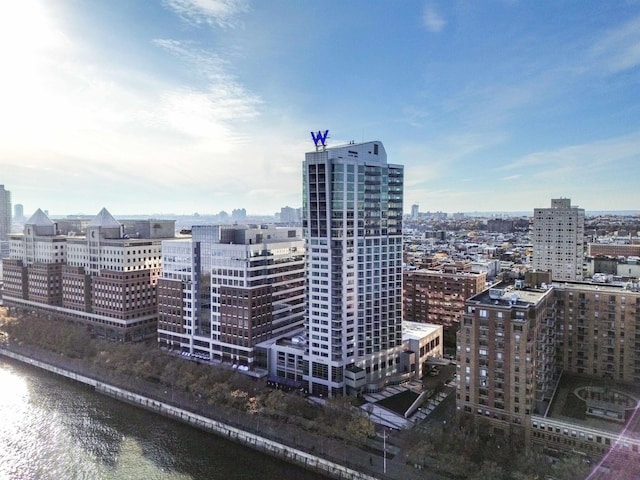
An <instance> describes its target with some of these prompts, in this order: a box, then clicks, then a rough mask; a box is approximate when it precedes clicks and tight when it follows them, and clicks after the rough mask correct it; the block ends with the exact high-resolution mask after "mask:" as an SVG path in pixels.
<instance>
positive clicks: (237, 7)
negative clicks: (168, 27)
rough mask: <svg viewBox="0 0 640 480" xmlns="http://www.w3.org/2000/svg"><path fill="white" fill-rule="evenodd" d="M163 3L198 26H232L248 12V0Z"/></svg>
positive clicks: (172, 0)
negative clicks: (240, 14)
mask: <svg viewBox="0 0 640 480" xmlns="http://www.w3.org/2000/svg"><path fill="white" fill-rule="evenodd" d="M163 3H164V4H165V5H166V6H167V7H169V8H170V9H172V10H173V11H174V12H176V13H177V14H178V15H180V17H181V18H183V19H184V20H185V21H188V22H190V23H192V24H196V25H198V24H202V23H206V24H208V25H219V26H231V25H233V20H234V17H235V16H236V15H237V14H239V13H242V12H245V11H246V10H247V2H246V0H164V2H163Z"/></svg>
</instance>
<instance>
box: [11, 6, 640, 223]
mask: <svg viewBox="0 0 640 480" xmlns="http://www.w3.org/2000/svg"><path fill="white" fill-rule="evenodd" d="M0 60H1V61H2V64H3V69H2V70H3V73H2V75H0V106H1V108H0V183H3V184H5V186H6V187H7V188H8V189H9V190H11V191H12V194H13V202H14V203H22V204H24V206H25V211H26V212H27V213H30V212H32V211H34V210H35V209H36V208H38V207H40V208H43V209H47V210H49V212H50V213H52V214H71V213H86V214H96V213H97V212H98V211H99V210H100V209H101V208H102V207H103V206H106V207H107V208H108V209H109V210H110V211H111V212H112V213H114V214H116V215H117V214H134V213H148V214H153V213H176V214H190V213H193V212H200V213H217V212H219V211H221V210H226V211H228V212H230V211H231V210H232V209H234V208H246V209H247V211H248V213H250V214H272V213H274V212H276V211H279V209H280V207H283V206H286V205H288V206H294V207H297V206H300V204H301V190H302V188H301V178H302V173H301V164H302V161H303V159H304V153H305V152H307V151H310V150H312V149H313V142H312V140H311V136H310V134H309V132H310V131H311V130H314V131H317V130H324V129H329V131H330V134H329V135H330V140H329V144H330V145H339V144H343V143H347V142H349V141H352V140H355V141H357V142H359V141H368V140H380V141H382V142H383V143H384V145H385V149H386V151H387V155H388V159H389V161H390V162H392V163H399V164H403V165H405V177H406V178H405V210H409V209H410V206H411V204H413V203H418V204H419V205H420V210H421V211H438V210H439V211H446V212H458V211H500V212H504V211H532V210H533V208H534V207H541V206H542V207H544V206H548V205H549V200H550V199H551V198H556V197H570V198H571V199H572V202H573V203H574V204H578V205H579V206H581V207H583V208H586V209H587V210H639V209H640V194H639V193H638V190H639V189H638V180H637V177H638V174H639V173H640V163H639V162H640V2H638V1H617V2H602V1H573V2H569V1H567V2H565V1H557V0H556V1H535V2H531V1H518V0H504V1H471V0H464V1H463V0H460V1H457V0H448V1H382V0H380V1H372V0H366V1H365V0H359V1H358V0H354V1H349V2H345V1H338V0H325V1H323V2H307V1H302V2H301V1H293V0H286V1H285V0H269V1H249V0H246V1H244V0H242V1H241V0H238V1H236V0H164V1H161V0H158V1H134V0H110V1H108V2H104V1H98V0H92V1H89V0H20V1H18V0H14V1H8V2H3V4H2V5H1V6H0Z"/></svg>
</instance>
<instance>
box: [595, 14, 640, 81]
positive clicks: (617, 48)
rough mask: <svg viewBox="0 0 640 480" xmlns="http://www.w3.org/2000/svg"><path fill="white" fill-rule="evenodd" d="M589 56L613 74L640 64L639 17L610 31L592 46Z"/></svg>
mask: <svg viewBox="0 0 640 480" xmlns="http://www.w3.org/2000/svg"><path fill="white" fill-rule="evenodd" d="M590 54H591V56H592V57H593V58H595V59H596V60H597V61H598V63H599V64H602V65H605V66H606V68H608V69H609V70H610V71H612V72H614V73H615V72H620V71H623V70H628V69H630V68H633V67H635V66H637V65H638V64H640V17H635V18H632V19H631V20H629V21H628V22H626V23H624V24H623V25H621V26H620V27H618V28H616V29H613V30H610V31H609V32H608V33H607V34H606V35H605V36H604V37H602V38H601V39H599V40H598V41H597V42H596V43H595V44H594V45H593V47H592V48H591V51H590Z"/></svg>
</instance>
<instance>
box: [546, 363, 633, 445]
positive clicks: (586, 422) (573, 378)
mask: <svg viewBox="0 0 640 480" xmlns="http://www.w3.org/2000/svg"><path fill="white" fill-rule="evenodd" d="M586 387H597V388H601V389H605V391H608V392H611V393H614V392H619V393H622V394H625V395H628V396H629V397H631V398H633V400H634V401H635V402H636V405H638V402H639V400H640V386H637V385H630V384H627V383H620V382H616V381H615V380H612V379H610V378H603V377H594V376H590V375H582V374H577V373H567V372H564V373H563V374H562V376H561V377H560V380H559V382H558V385H557V387H556V391H555V392H554V396H553V398H552V399H551V403H550V407H549V409H548V412H547V414H546V415H545V418H549V419H551V420H560V421H565V422H568V423H572V424H574V425H576V426H581V427H584V428H592V429H596V430H601V431H604V432H610V433H615V434H619V435H622V434H624V435H626V436H628V437H631V438H635V439H640V416H639V415H635V417H633V418H632V419H631V422H625V423H622V422H616V421H613V420H605V419H604V418H602V417H595V416H588V415H585V409H586V406H585V405H584V404H583V403H582V401H581V399H580V398H579V397H578V396H577V395H576V392H577V391H579V390H580V389H581V388H586ZM636 408H637V407H636ZM612 410H613V406H612Z"/></svg>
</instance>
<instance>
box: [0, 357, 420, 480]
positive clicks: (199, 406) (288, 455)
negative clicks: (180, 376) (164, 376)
mask: <svg viewBox="0 0 640 480" xmlns="http://www.w3.org/2000/svg"><path fill="white" fill-rule="evenodd" d="M0 354H3V355H5V356H7V357H10V358H13V359H14V360H18V361H21V362H23V363H27V364H30V365H33V366H35V367H37V368H42V369H45V370H48V371H50V372H52V373H55V374H58V375H62V376H64V377H67V378H70V379H72V380H74V381H79V382H82V383H84V384H87V385H90V386H92V387H93V388H94V389H95V390H96V391H97V392H100V393H102V394H106V395H109V396H112V397H113V398H116V399H118V400H121V401H125V402H127V403H131V404H133V405H136V406H139V407H142V408H145V409H147V410H150V411H154V412H155V413H158V414H161V415H164V416H166V417H169V418H173V419H175V420H178V421H181V422H184V423H186V424H189V425H192V426H194V427H196V428H199V429H202V430H205V431H209V432H212V433H215V434H217V435H221V436H225V437H226V438H229V439H231V440H234V441H237V442H238V443H241V444H243V445H246V446H248V447H250V448H254V449H256V450H260V451H263V452H266V453H269V454H271V455H275V456H277V457H278V458H281V459H283V460H285V461H288V462H292V463H295V464H297V465H300V466H302V467H304V468H307V469H310V470H312V471H315V472H319V473H322V474H323V475H327V476H329V477H332V478H350V479H351V478H353V479H362V480H368V479H375V478H384V479H399V478H403V479H413V478H416V479H417V478H425V472H424V471H422V472H418V471H417V470H415V469H413V468H412V467H410V466H408V465H405V464H404V462H403V461H401V459H400V458H395V459H394V458H393V456H392V455H390V454H389V453H387V459H386V462H384V461H383V460H384V459H382V458H380V456H381V455H382V452H381V451H378V452H376V451H375V450H371V449H368V450H363V449H358V448H356V447H354V446H351V445H345V444H343V443H342V442H339V441H336V440H335V439H331V438H319V437H317V436H314V435H311V434H309V433H308V432H304V431H300V429H296V428H294V427H292V426H291V425H287V424H286V423H282V422H278V423H275V422H272V421H270V419H268V418H265V417H260V416H247V415H243V414H241V413H240V412H238V413H237V415H234V417H235V418H230V417H229V415H228V412H227V415H226V417H225V415H221V412H215V409H212V408H211V406H209V405H206V404H205V403H204V402H200V401H198V399H195V400H194V399H193V398H189V395H186V394H185V393H184V392H178V391H168V390H166V389H164V388H163V387H162V386H159V385H153V384H149V382H144V381H140V382H138V383H137V384H136V388H135V390H137V391H133V390H134V389H132V388H123V387H122V385H120V386H118V385H117V383H118V382H117V379H115V378H113V376H111V378H102V375H100V373H99V372H96V371H95V369H86V368H84V369H83V368H82V367H86V365H84V366H83V365H82V362H81V361H78V360H74V359H70V358H66V357H64V356H60V355H57V354H53V353H51V352H46V351H41V350H37V349H33V348H31V347H28V346H24V345H5V346H4V348H2V349H0ZM82 370H84V371H82ZM87 370H91V371H87ZM121 383H125V384H126V383H129V382H127V381H124V382H121ZM282 440H285V441H284V442H283V441H282ZM390 450H391V449H390ZM396 450H397V449H396ZM336 460H339V461H336ZM385 464H386V465H385ZM383 466H384V467H386V470H387V471H386V474H385V473H384V471H383V468H382V467H383ZM376 470H377V471H376Z"/></svg>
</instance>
